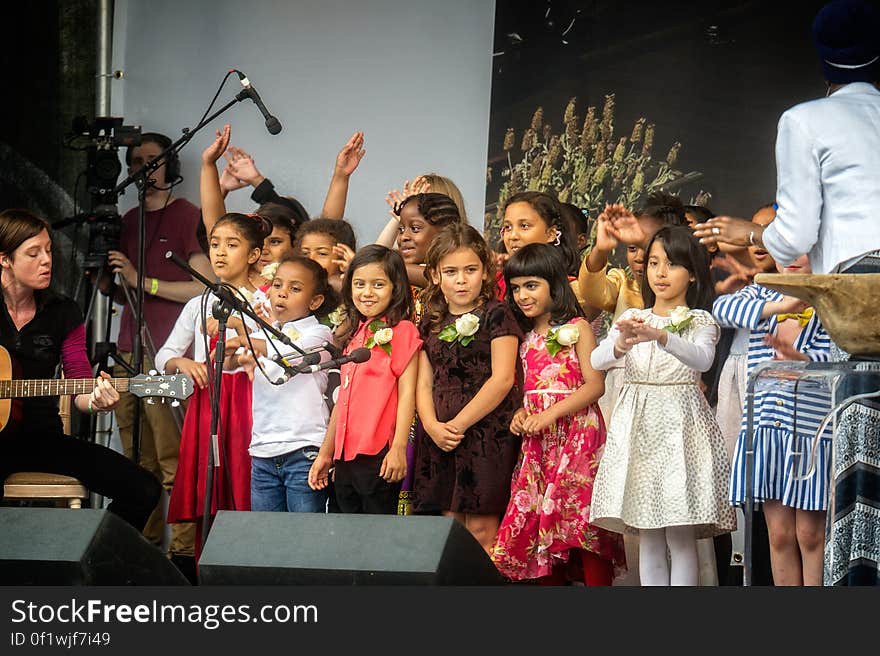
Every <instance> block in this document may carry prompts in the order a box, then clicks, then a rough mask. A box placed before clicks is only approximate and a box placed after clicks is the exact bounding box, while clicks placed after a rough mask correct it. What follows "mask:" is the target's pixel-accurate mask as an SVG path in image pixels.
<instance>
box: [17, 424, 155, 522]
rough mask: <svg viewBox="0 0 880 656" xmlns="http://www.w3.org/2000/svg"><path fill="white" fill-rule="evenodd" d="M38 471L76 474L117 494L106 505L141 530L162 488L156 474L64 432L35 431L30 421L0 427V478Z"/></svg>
mask: <svg viewBox="0 0 880 656" xmlns="http://www.w3.org/2000/svg"><path fill="white" fill-rule="evenodd" d="M22 471H39V472H46V473H49V474H63V475H65V476H73V477H75V478H78V479H79V480H80V481H82V483H83V485H85V486H86V487H87V488H88V489H89V490H91V491H93V492H97V493H98V494H101V495H103V496H105V497H109V498H111V499H113V502H112V503H111V504H110V505H109V506H108V510H110V511H111V512H112V513H114V514H116V515H118V516H119V517H121V518H122V519H124V520H125V521H126V522H128V523H129V524H131V525H132V526H134V527H135V529H137V530H138V531H142V530H143V528H144V525H145V524H146V523H147V519H148V518H149V517H150V513H152V512H153V508H155V507H156V504H157V503H158V501H159V497H160V496H161V494H162V485H161V484H160V483H159V481H158V480H157V479H156V477H155V476H153V474H151V473H150V472H148V471H147V470H146V469H144V468H143V467H140V466H139V465H136V464H135V463H133V462H132V461H131V460H129V459H128V458H126V457H125V456H123V455H121V454H119V453H117V452H116V451H113V450H112V449H108V448H106V447H103V446H100V445H98V444H93V443H91V442H85V441H83V440H79V439H76V438H73V437H69V436H67V435H64V434H62V433H60V432H57V433H56V432H51V431H49V432H42V433H40V434H36V435H34V434H31V433H29V431H28V430H27V427H26V426H17V427H12V426H10V427H8V428H7V429H6V430H4V431H3V432H2V433H0V481H3V480H5V479H6V477H7V476H9V475H10V474H14V473H16V472H22Z"/></svg>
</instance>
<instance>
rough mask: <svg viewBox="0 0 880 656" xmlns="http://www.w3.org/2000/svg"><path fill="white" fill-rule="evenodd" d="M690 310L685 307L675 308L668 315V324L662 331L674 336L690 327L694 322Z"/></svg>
mask: <svg viewBox="0 0 880 656" xmlns="http://www.w3.org/2000/svg"><path fill="white" fill-rule="evenodd" d="M690 312H691V310H690V308H688V307H687V306H685V305H679V306H677V307H676V308H675V309H674V310H672V312H670V313H669V320H670V321H669V324H668V325H666V326H664V330H668V331H669V332H671V333H675V334H676V335H680V334H681V333H682V332H683V331H684V329H685V328H687V327H688V326H690V325H691V322H692V321H693V320H694V315H692V314H691V313H690Z"/></svg>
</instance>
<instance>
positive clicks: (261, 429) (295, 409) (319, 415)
mask: <svg viewBox="0 0 880 656" xmlns="http://www.w3.org/2000/svg"><path fill="white" fill-rule="evenodd" d="M280 330H281V331H282V332H284V333H285V334H286V335H287V336H288V337H291V338H292V339H293V343H294V344H296V345H297V346H299V347H300V348H301V349H303V350H304V351H309V350H312V349H316V348H318V347H320V346H321V345H322V344H324V343H325V342H332V341H333V332H332V331H331V330H330V328H328V327H327V326H324V325H323V324H321V323H319V322H318V320H317V319H315V317H313V316H308V317H305V318H303V319H299V320H297V321H291V322H288V323H286V324H284V325H283V326H280ZM251 337H252V338H255V339H262V340H266V342H267V345H266V346H267V350H268V352H269V354H270V357H271V355H274V354H276V353H281V354H282V355H284V356H287V354H288V353H290V352H291V351H292V350H293V349H291V348H290V347H289V346H286V345H284V344H282V343H281V342H280V341H277V340H275V339H274V338H269V337H268V336H267V335H266V334H265V333H263V332H259V333H255V334H253V335H251ZM275 349H278V350H277V351H276V350H275ZM321 357H322V360H327V359H329V357H330V355H329V353H327V352H326V351H324V352H323V353H322V354H321ZM295 361H296V360H294V362H295ZM260 362H261V364H262V365H263V368H264V369H265V371H266V374H267V375H268V377H269V379H268V380H267V378H266V376H264V375H263V374H262V373H261V372H260V371H255V372H254V386H253V404H252V408H253V419H254V423H253V429H252V434H251V445H250V449H249V452H250V454H251V455H252V456H255V457H258V458H274V457H275V456H280V455H283V454H285V453H290V452H292V451H296V450H297V449H301V448H303V447H306V446H314V447H319V446H321V443H322V442H323V441H324V436H325V434H326V432H327V422H328V421H329V419H330V410H329V408H328V407H327V403H326V401H325V399H324V394H325V392H326V390H327V372H326V371H317V372H315V373H312V374H297V375H295V376H293V377H292V378H291V379H290V380H288V381H287V382H286V383H283V384H281V385H273V384H272V383H271V382H270V380H271V381H274V380H277V379H278V378H279V377H280V376H281V375H282V374H283V373H284V369H283V368H282V367H281V366H280V365H278V364H277V363H275V362H273V361H272V360H271V359H269V358H267V357H261V358H260Z"/></svg>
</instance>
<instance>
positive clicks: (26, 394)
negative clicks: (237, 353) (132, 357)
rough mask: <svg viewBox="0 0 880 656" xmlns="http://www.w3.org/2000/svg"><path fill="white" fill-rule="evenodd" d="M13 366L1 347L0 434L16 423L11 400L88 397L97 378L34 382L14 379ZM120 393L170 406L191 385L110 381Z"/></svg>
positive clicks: (153, 378)
mask: <svg viewBox="0 0 880 656" xmlns="http://www.w3.org/2000/svg"><path fill="white" fill-rule="evenodd" d="M12 375H13V362H12V358H11V357H10V355H9V351H7V350H6V349H5V348H4V347H2V346H0V431H2V430H3V429H4V428H6V426H7V425H8V424H9V421H10V416H11V417H12V419H13V420H14V421H15V420H19V419H20V416H19V415H20V413H18V412H17V411H16V407H17V405H18V404H16V403H15V402H14V399H24V398H31V397H35V396H67V395H75V394H89V393H90V392H91V391H92V390H93V389H94V388H95V382H96V380H97V379H96V378H43V379H40V378H34V379H30V380H28V379H13V378H12ZM107 382H109V383H110V385H112V386H113V387H114V388H115V389H116V390H117V391H119V392H131V393H132V394H134V395H135V396H136V397H138V398H159V399H162V402H163V403H164V402H165V399H172V405H174V404H176V403H177V401H179V400H180V399H186V398H189V397H190V396H191V395H192V393H193V382H192V380H190V379H189V377H188V376H185V375H184V374H171V375H167V376H166V375H146V374H140V375H138V376H135V377H133V378H109V379H108V381H107Z"/></svg>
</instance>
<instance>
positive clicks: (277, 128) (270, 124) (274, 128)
mask: <svg viewBox="0 0 880 656" xmlns="http://www.w3.org/2000/svg"><path fill="white" fill-rule="evenodd" d="M235 73H236V74H237V75H238V79H239V81H240V82H241V86H243V87H244V92H243V93H244V94H245V95H247V96H248V97H249V98H250V99H251V100H253V101H254V104H255V105H256V106H257V109H259V110H260V113H261V114H262V115H263V118H264V119H266V129H267V130H268V131H269V134H278V133H279V132H281V123H279V121H278V119H277V118H275V117H274V116H272V115H271V114H270V113H269V110H268V109H266V106H265V105H264V104H263V99H262V98H260V94H259V93H257V90H256V89H255V88H254V87H253V85H252V84H251V81H250V80H249V79H248V78H247V75H245V74H244V73H242V72H241V71H239V70H236V71H235Z"/></svg>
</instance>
